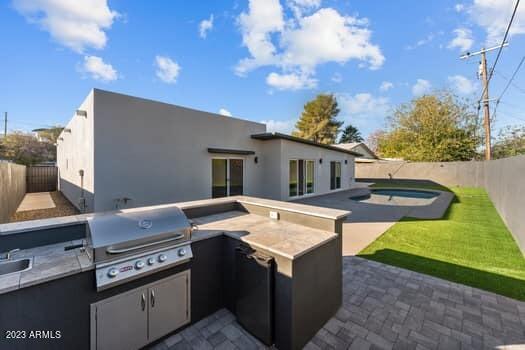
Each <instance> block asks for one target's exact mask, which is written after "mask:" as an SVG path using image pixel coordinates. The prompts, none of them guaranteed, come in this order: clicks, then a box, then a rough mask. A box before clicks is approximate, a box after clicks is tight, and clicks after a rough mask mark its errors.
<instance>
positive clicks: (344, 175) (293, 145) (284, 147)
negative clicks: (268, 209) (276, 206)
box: [266, 140, 355, 200]
mask: <svg viewBox="0 0 525 350" xmlns="http://www.w3.org/2000/svg"><path fill="white" fill-rule="evenodd" d="M279 141H280V142H281V162H280V163H281V164H280V168H281V172H280V173H281V175H280V177H281V200H290V199H292V200H293V199H299V198H305V197H307V196H308V195H304V196H299V197H290V196H289V193H288V192H289V186H288V179H289V175H290V174H289V168H290V167H289V161H290V159H305V160H314V179H315V180H314V193H313V194H310V195H309V196H318V195H321V194H326V193H330V192H335V191H341V190H347V189H349V188H350V187H351V186H352V185H353V183H354V182H355V174H354V169H355V168H354V165H355V158H354V156H352V155H350V154H346V153H342V152H337V151H332V150H328V149H324V148H320V147H315V146H309V145H305V144H302V143H298V142H292V141H288V140H279ZM266 142H275V141H266ZM319 159H322V160H323V162H322V163H319ZM345 160H347V164H345ZM331 161H339V162H341V188H340V189H337V190H330V162H331Z"/></svg>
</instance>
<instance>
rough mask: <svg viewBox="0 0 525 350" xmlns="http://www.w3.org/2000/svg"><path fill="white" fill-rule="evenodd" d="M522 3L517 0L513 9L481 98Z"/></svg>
mask: <svg viewBox="0 0 525 350" xmlns="http://www.w3.org/2000/svg"><path fill="white" fill-rule="evenodd" d="M519 4H520V0H516V5H515V6H514V10H513V11H512V16H511V17H510V21H509V24H508V25H507V29H506V30H505V35H504V36H503V40H502V41H501V45H500V47H499V50H498V54H497V55H496V59H495V60H494V64H493V65H492V68H491V69H490V73H489V76H488V79H487V84H486V85H485V87H484V88H483V91H482V92H481V96H480V98H479V100H480V101H481V99H482V98H483V95H484V94H485V90H486V89H487V88H488V83H489V82H490V79H492V75H493V74H494V69H495V68H496V65H497V64H498V60H499V58H500V56H501V51H502V50H503V46H504V45H505V43H506V42H507V36H508V35H509V31H510V27H511V26H512V22H513V21H514V17H515V16H516V12H517V11H518V6H519Z"/></svg>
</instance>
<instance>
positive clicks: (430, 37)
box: [406, 33, 440, 50]
mask: <svg viewBox="0 0 525 350" xmlns="http://www.w3.org/2000/svg"><path fill="white" fill-rule="evenodd" d="M438 34H440V33H438ZM435 37H436V34H434V33H430V34H428V35H427V36H426V37H424V38H423V39H420V40H418V41H417V42H416V43H415V44H413V45H407V46H406V49H407V50H415V49H417V48H418V47H420V46H424V45H427V44H430V43H431V42H432V41H433V40H434V38H435Z"/></svg>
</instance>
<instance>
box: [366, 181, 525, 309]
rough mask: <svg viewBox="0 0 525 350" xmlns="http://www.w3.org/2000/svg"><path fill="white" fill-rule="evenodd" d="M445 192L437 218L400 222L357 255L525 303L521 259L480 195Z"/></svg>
mask: <svg viewBox="0 0 525 350" xmlns="http://www.w3.org/2000/svg"><path fill="white" fill-rule="evenodd" d="M375 186H376V187H382V186H388V187H395V186H396V184H395V183H393V182H388V183H387V184H385V183H379V184H376V185H375ZM397 186H398V187H420V188H421V187H423V188H438V187H437V186H436V185H432V184H430V185H428V184H426V185H422V186H421V185H419V186H418V185H413V186H407V184H406V183H403V184H397ZM438 189H443V188H438ZM450 190H451V191H452V192H454V193H455V195H456V198H455V199H454V201H453V202H452V204H451V205H450V207H449V208H448V210H447V212H446V214H445V216H444V217H443V218H442V219H438V220H418V219H412V218H403V219H402V220H400V221H399V222H398V223H396V224H395V225H394V226H392V227H391V228H390V229H389V230H387V231H386V232H385V233H384V234H383V235H382V236H381V237H379V238H378V239H377V240H375V241H374V242H373V243H371V244H370V245H369V246H368V247H366V248H365V249H363V250H362V251H361V252H360V253H359V256H361V257H363V258H367V259H371V260H375V261H379V262H382V263H385V264H390V265H395V266H398V267H402V268H405V269H409V270H413V271H417V272H421V273H425V274H428V275H432V276H436V277H440V278H443V279H446V280H449V281H453V282H458V283H462V284H465V285H469V286H472V287H476V288H480V289H484V290H488V291H491V292H494V293H498V294H501V295H505V296H508V297H511V298H514V299H518V300H524V301H525V258H524V256H523V255H522V253H521V251H520V250H519V248H518V246H517V245H516V242H515V241H514V239H513V237H512V235H511V233H510V232H509V230H508V229H507V227H506V226H505V224H504V223H503V221H502V220H501V218H500V216H499V214H498V212H497V211H496V209H495V208H494V205H493V204H492V202H491V201H490V198H489V196H488V195H487V193H486V192H485V190H484V189H482V188H459V187H458V188H452V189H450Z"/></svg>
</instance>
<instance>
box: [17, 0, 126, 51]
mask: <svg viewBox="0 0 525 350" xmlns="http://www.w3.org/2000/svg"><path fill="white" fill-rule="evenodd" d="M13 5H14V8H15V9H16V10H17V11H18V12H19V13H21V14H22V15H24V16H25V17H26V18H27V19H28V20H29V21H30V22H33V23H37V24H39V25H40V26H41V27H42V29H44V30H45V31H47V32H49V34H50V35H51V37H52V38H53V39H54V40H56V41H57V42H58V43H60V44H62V45H64V46H66V47H69V48H71V49H72V50H74V51H76V52H79V53H80V52H83V51H84V50H85V49H86V48H93V49H103V48H104V47H105V46H106V43H107V36H106V33H105V30H108V29H109V28H111V25H112V24H113V21H114V19H115V18H116V17H117V16H118V13H117V12H116V11H113V10H111V9H110V8H109V6H108V3H107V0H82V1H71V0H14V1H13Z"/></svg>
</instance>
